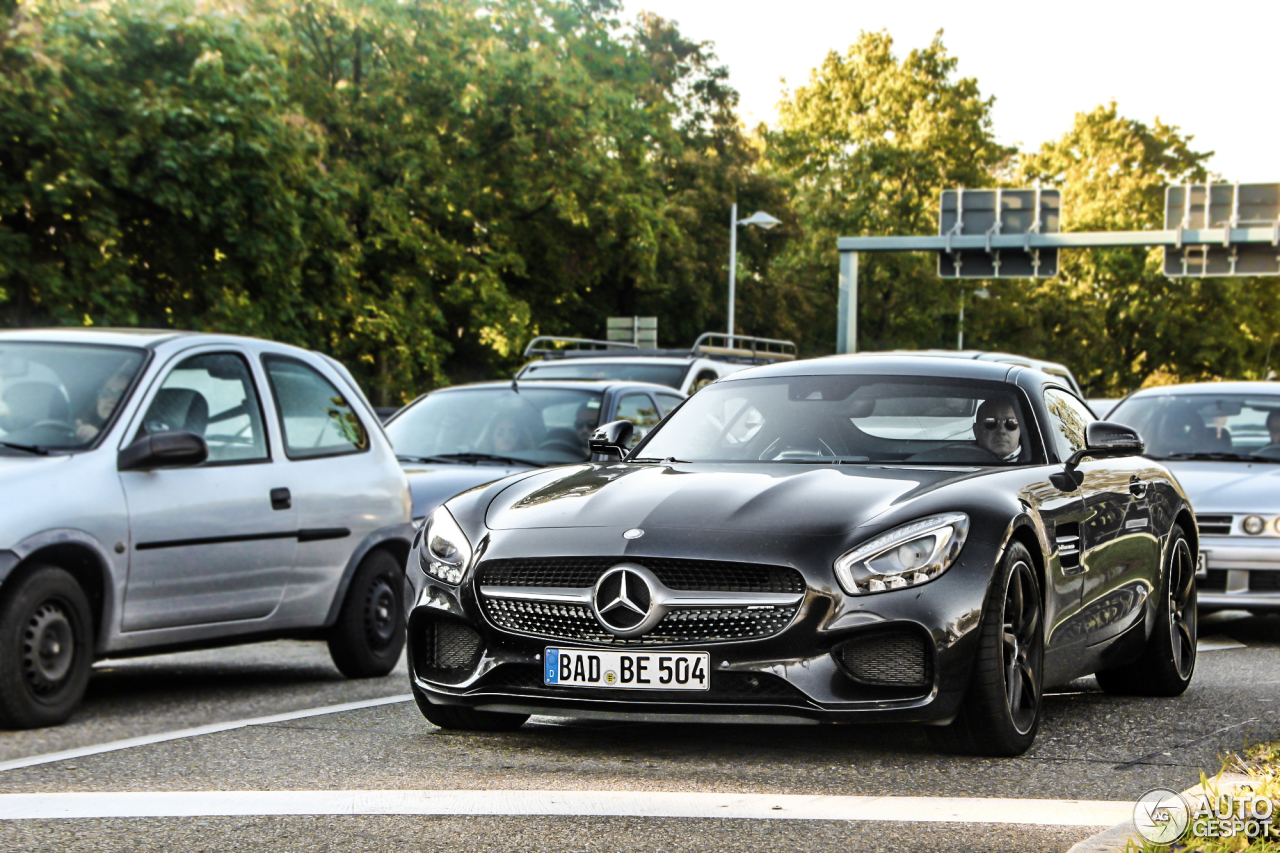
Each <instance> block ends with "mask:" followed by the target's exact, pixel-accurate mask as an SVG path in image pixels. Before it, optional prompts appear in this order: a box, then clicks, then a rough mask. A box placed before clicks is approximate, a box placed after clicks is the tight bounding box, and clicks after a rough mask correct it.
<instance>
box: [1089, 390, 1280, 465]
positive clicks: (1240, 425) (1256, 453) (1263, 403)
mask: <svg viewBox="0 0 1280 853" xmlns="http://www.w3.org/2000/svg"><path fill="white" fill-rule="evenodd" d="M1107 417H1108V420H1112V421H1115V422H1116V423H1122V424H1126V425H1127V426H1131V427H1133V428H1134V429H1136V430H1137V431H1138V432H1139V433H1141V434H1142V438H1143V440H1144V441H1146V443H1147V451H1146V455H1147V456H1150V457H1153V458H1155V459H1186V458H1195V457H1197V456H1198V457H1202V458H1219V459H1233V458H1243V459H1247V460H1251V459H1254V458H1256V459H1258V460H1271V461H1280V394H1277V395H1275V396H1269V395H1265V394H1168V395H1160V396H1151V397H1134V398H1130V399H1128V400H1125V401H1124V402H1123V403H1121V404H1120V405H1119V406H1116V408H1115V409H1114V410H1113V411H1112V412H1111V414H1110V415H1108V416H1107Z"/></svg>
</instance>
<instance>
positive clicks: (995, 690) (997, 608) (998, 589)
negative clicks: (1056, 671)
mask: <svg viewBox="0 0 1280 853" xmlns="http://www.w3.org/2000/svg"><path fill="white" fill-rule="evenodd" d="M1042 611H1043V605H1042V602H1041V598H1040V584H1039V582H1038V580H1037V579H1036V572H1035V569H1034V567H1033V564H1032V562H1031V554H1030V553H1029V552H1028V551H1027V549H1026V548H1025V547H1024V546H1023V545H1022V544H1021V543H1018V542H1015V543H1013V544H1012V545H1010V546H1009V549H1008V550H1007V551H1006V552H1005V556H1004V559H1003V560H1001V561H1000V567H999V568H998V569H997V571H996V583H994V584H993V585H992V592H991V594H990V595H988V596H987V604H986V607H985V608H984V612H983V618H982V626H981V628H980V629H979V637H978V651H977V655H976V656H975V658H974V666H973V675H972V677H971V679H970V682H969V689H968V691H967V692H966V693H965V697H964V700H963V702H962V703H961V706H960V713H959V714H958V715H957V716H956V719H955V721H954V722H952V723H951V724H950V725H948V726H941V727H929V728H928V729H927V730H926V731H927V732H928V735H929V739H930V741H932V742H933V744H934V745H935V746H937V747H940V748H942V749H945V750H947V751H949V752H964V753H970V754H975V755H992V756H1012V755H1021V754H1022V753H1024V752H1026V751H1027V749H1028V747H1030V746H1031V743H1032V742H1033V741H1034V740H1035V737H1036V729H1037V728H1038V727H1039V725H1040V700H1041V696H1042V694H1041V686H1042V685H1041V680H1042V678H1043V675H1044V629H1043V625H1042V622H1043V618H1042Z"/></svg>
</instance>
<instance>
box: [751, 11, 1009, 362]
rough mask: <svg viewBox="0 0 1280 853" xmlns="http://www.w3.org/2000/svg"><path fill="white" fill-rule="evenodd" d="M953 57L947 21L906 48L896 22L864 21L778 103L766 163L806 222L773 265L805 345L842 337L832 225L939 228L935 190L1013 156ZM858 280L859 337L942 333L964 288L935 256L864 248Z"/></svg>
mask: <svg viewBox="0 0 1280 853" xmlns="http://www.w3.org/2000/svg"><path fill="white" fill-rule="evenodd" d="M955 66H956V60H955V58H954V57H951V56H949V55H948V54H947V52H946V49H945V48H944V47H943V44H942V38H941V33H939V35H938V36H937V37H936V38H935V39H934V41H933V43H932V44H931V45H930V46H929V47H927V48H925V49H924V50H913V51H912V52H911V53H910V54H908V55H907V57H906V58H905V59H901V60H900V59H898V58H897V57H896V56H895V55H894V53H893V40H892V39H891V38H890V37H889V36H888V34H886V33H863V34H862V35H861V37H860V38H859V39H858V41H857V42H856V43H855V44H854V45H853V46H852V47H850V48H849V50H848V52H847V53H846V54H845V55H844V56H841V55H839V54H837V53H835V52H834V51H833V52H832V53H830V54H828V56H827V58H826V60H825V61H824V62H823V64H822V66H821V67H820V68H818V69H817V70H815V71H814V72H813V74H812V76H811V77H810V80H809V83H808V84H807V85H805V86H802V87H800V88H798V89H797V90H796V91H795V92H793V93H791V95H790V96H789V97H788V98H787V99H786V100H784V101H783V102H782V104H781V105H780V108H779V122H778V129H777V130H776V131H775V132H772V133H770V134H768V137H767V138H768V143H769V150H768V162H769V166H770V168H771V169H772V170H773V172H774V174H776V175H777V176H778V177H779V178H780V179H781V180H783V181H785V182H786V183H787V184H788V185H789V186H791V187H792V188H793V192H794V199H795V201H794V204H795V207H796V210H797V213H798V216H799V219H800V221H801V223H803V230H804V233H803V235H802V236H801V237H800V239H798V240H797V241H796V242H795V243H794V244H793V245H792V246H790V247H789V248H788V249H786V250H785V252H784V253H783V255H782V257H780V258H779V259H778V261H777V263H775V264H774V265H773V267H772V268H771V270H770V274H771V276H772V277H773V278H774V280H775V282H776V285H777V287H778V289H779V291H780V296H781V298H783V299H784V300H785V302H786V306H787V309H788V314H789V317H790V318H791V323H792V326H791V328H792V330H793V332H794V334H796V335H797V337H799V338H801V339H802V343H803V346H804V350H805V351H806V352H809V353H821V352H829V351H830V350H831V346H832V343H833V342H834V340H835V300H836V288H835V280H836V275H835V273H836V269H837V253H836V238H837V237H853V236H860V235H881V234H903V235H907V234H934V233H937V209H938V199H939V196H940V193H941V191H942V190H943V189H945V188H950V187H957V186H963V187H982V186H991V185H992V184H993V183H994V181H995V173H996V171H997V170H998V169H999V168H1000V167H1001V166H1002V164H1004V163H1005V162H1006V161H1007V160H1008V158H1009V157H1010V156H1011V154H1012V151H1011V150H1009V149H1007V148H1004V147H1002V146H1000V145H998V144H997V143H996V142H995V139H994V136H993V133H992V126H991V105H992V102H993V100H992V99H991V98H984V97H982V95H981V94H980V93H979V91H978V85H977V83H976V82H975V81H974V80H972V79H969V78H961V79H955V77H954V73H955ZM859 288H860V291H861V293H860V299H859V315H860V316H859V323H858V326H859V328H858V333H859V349H862V350H877V349H888V348H893V347H927V346H945V345H947V342H948V340H949V339H950V335H951V334H952V327H951V325H950V324H951V323H952V318H953V316H954V314H955V310H956V307H957V305H958V303H957V302H956V298H957V296H958V294H957V289H956V288H954V287H951V286H949V285H946V284H940V283H939V282H938V279H937V276H936V272H935V261H934V259H933V258H932V257H926V256H916V255H906V254H885V255H875V256H866V257H864V258H863V259H862V263H861V268H860V271H859Z"/></svg>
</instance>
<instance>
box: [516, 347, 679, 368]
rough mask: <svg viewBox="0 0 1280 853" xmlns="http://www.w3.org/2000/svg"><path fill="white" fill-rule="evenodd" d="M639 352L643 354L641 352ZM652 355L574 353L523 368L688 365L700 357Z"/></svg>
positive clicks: (532, 363) (545, 359)
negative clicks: (655, 363) (603, 365)
mask: <svg viewBox="0 0 1280 853" xmlns="http://www.w3.org/2000/svg"><path fill="white" fill-rule="evenodd" d="M640 352H645V351H644V350H641V351H640ZM653 352H654V354H653V355H576V354H574V353H565V354H564V355H562V356H558V357H556V358H539V359H535V360H533V361H530V362H528V363H527V364H526V365H525V367H531V366H533V365H545V364H565V363H572V364H584V363H585V364H652V363H654V362H655V361H657V362H666V363H669V364H689V363H690V362H692V361H696V360H697V359H699V358H702V356H698V355H690V354H688V353H685V354H683V355H680V354H669V353H662V352H661V351H653Z"/></svg>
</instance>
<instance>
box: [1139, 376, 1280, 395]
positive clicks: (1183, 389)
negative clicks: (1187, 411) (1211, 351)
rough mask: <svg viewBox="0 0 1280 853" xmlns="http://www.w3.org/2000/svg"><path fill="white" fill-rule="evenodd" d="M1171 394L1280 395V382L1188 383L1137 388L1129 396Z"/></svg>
mask: <svg viewBox="0 0 1280 853" xmlns="http://www.w3.org/2000/svg"><path fill="white" fill-rule="evenodd" d="M1173 394H1280V382H1264V381H1262V380H1257V381H1253V382H1188V383H1187V384H1185V385H1160V386H1158V387H1156V388H1139V389H1138V390H1137V391H1134V392H1133V393H1132V394H1130V395H1129V396H1130V398H1133V397H1164V396H1170V395H1173Z"/></svg>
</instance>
